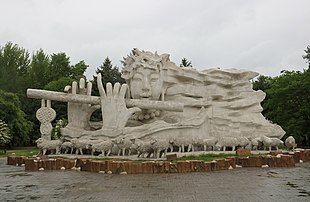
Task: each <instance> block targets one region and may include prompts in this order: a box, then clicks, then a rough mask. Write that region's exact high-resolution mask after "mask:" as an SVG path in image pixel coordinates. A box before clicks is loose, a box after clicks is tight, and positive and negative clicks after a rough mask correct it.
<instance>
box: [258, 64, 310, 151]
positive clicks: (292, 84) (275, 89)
mask: <svg viewBox="0 0 310 202" xmlns="http://www.w3.org/2000/svg"><path fill="white" fill-rule="evenodd" d="M266 93H267V95H268V100H266V101H265V104H264V105H263V107H264V110H265V111H266V113H265V116H266V117H267V118H268V119H269V120H271V121H272V122H274V123H277V124H279V125H281V126H282V127H283V129H284V130H285V131H286V133H287V135H286V136H288V135H293V136H294V137H295V139H296V140H297V142H298V143H299V144H303V145H309V144H310V142H309V137H310V105H309V103H310V71H309V69H308V70H304V72H300V71H283V72H282V74H281V75H280V76H278V77H276V78H275V80H274V82H273V84H272V87H271V88H270V89H268V90H266Z"/></svg>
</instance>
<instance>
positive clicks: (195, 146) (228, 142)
mask: <svg viewBox="0 0 310 202" xmlns="http://www.w3.org/2000/svg"><path fill="white" fill-rule="evenodd" d="M280 144H283V141H281V140H279V139H278V138H269V137H266V136H261V137H257V138H246V137H221V138H214V137H210V138H207V139H201V140H198V139H196V140H193V139H190V138H188V139H186V138H179V139H170V140H162V139H158V140H156V139H150V140H140V139H134V140H133V139H127V138H117V139H113V140H86V139H76V138H74V139H72V140H71V141H67V142H62V141H61V140H45V139H43V138H39V139H38V140H37V146H38V148H40V149H41V150H42V152H43V155H44V154H46V152H47V151H50V152H53V151H56V154H59V153H60V152H63V153H65V154H67V153H70V154H72V153H73V151H74V149H75V154H76V155H78V154H81V155H83V151H90V153H91V154H92V155H94V154H96V153H101V154H100V156H109V155H110V154H111V152H112V148H113V146H116V148H117V150H118V153H117V154H118V155H123V156H125V155H131V154H134V153H137V154H138V157H140V156H141V157H144V156H145V155H147V157H149V156H151V155H153V157H154V158H158V157H161V156H162V154H163V155H164V156H165V155H166V153H167V152H168V151H170V152H173V151H178V152H185V151H187V152H190V151H198V150H204V151H207V150H223V151H226V148H227V147H230V148H231V149H232V150H233V151H234V150H235V149H236V148H237V147H243V148H247V149H250V150H257V149H269V150H271V149H272V148H275V149H276V150H278V146H279V145H280ZM285 144H286V146H287V147H288V149H292V148H294V147H295V146H296V144H295V139H294V138H293V137H292V136H290V137H288V138H287V139H286V141H285Z"/></svg>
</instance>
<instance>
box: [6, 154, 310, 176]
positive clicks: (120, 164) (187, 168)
mask: <svg viewBox="0 0 310 202" xmlns="http://www.w3.org/2000/svg"><path fill="white" fill-rule="evenodd" d="M301 161H303V162H306V161H310V150H303V151H296V152H285V153H284V152H282V153H279V152H276V153H271V155H266V156H249V157H228V158H226V159H217V160H214V161H211V162H205V161H200V160H188V161H175V162H169V161H143V162H137V161H115V160H91V159H65V158H55V159H51V158H47V156H45V157H41V158H38V157H36V158H34V157H19V156H9V157H8V158H7V164H8V165H16V166H25V171H38V170H65V169H74V170H80V171H87V172H96V173H113V174H153V173H189V172H209V171H217V170H228V169H232V168H236V167H294V166H295V164H296V163H299V162H301Z"/></svg>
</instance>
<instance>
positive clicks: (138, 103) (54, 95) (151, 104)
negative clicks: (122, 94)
mask: <svg viewBox="0 0 310 202" xmlns="http://www.w3.org/2000/svg"><path fill="white" fill-rule="evenodd" d="M27 97H29V98H34V99H45V100H54V101H59V102H75V103H84V104H92V105H100V104H101V101H100V97H98V96H89V95H81V94H71V93H61V92H55V91H48V90H39V89H27ZM125 102H126V106H127V107H128V108H130V107H139V108H141V109H158V110H163V111H176V112H182V111H183V108H184V106H183V104H182V103H176V102H169V101H155V100H143V99H142V100H139V99H125Z"/></svg>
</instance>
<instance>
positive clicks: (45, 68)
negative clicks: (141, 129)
mask: <svg viewBox="0 0 310 202" xmlns="http://www.w3.org/2000/svg"><path fill="white" fill-rule="evenodd" d="M87 68H88V65H87V64H86V63H85V62H84V61H83V60H81V61H80V62H78V63H76V64H71V62H70V57H69V56H67V55H66V53H63V52H60V53H53V54H47V53H45V52H44V51H43V50H42V49H40V50H38V51H35V52H34V53H32V54H30V53H29V51H28V50H26V49H24V48H22V47H20V46H18V45H17V44H13V43H11V42H8V43H6V44H5V45H4V46H0V120H2V121H3V122H4V123H6V124H7V126H8V127H9V131H10V133H11V136H12V138H11V141H10V145H12V146H21V145H33V144H34V142H35V140H36V139H38V138H39V137H40V132H39V127H40V123H39V121H38V120H37V119H36V117H35V112H36V111H37V109H39V108H40V106H41V105H40V101H39V100H33V99H29V98H27V97H26V90H27V88H37V89H46V90H53V91H60V92H62V91H63V90H64V87H65V86H67V85H71V84H72V82H73V81H77V80H79V79H80V78H82V77H84V78H85V75H84V74H85V71H86V69H87ZM99 72H101V73H102V74H103V75H105V77H103V79H102V80H103V83H107V82H108V81H110V82H121V83H123V82H124V81H123V79H122V78H121V77H120V75H121V74H120V72H119V70H118V67H116V66H113V65H112V62H111V60H110V59H109V58H108V57H107V58H106V59H105V60H104V62H103V63H102V65H100V66H99V67H98V68H97V71H96V73H99ZM103 72H104V73H103ZM92 82H95V79H94V80H92ZM93 86H97V85H96V84H95V83H94V85H93ZM52 107H53V108H54V109H55V110H56V111H57V117H56V119H55V123H54V124H55V125H56V122H57V121H58V120H61V119H64V120H65V119H66V118H67V114H66V111H67V110H66V107H67V104H66V103H61V102H53V103H52ZM0 130H1V128H0ZM6 131H7V130H6ZM1 139H2V138H1V137H0V144H1V142H4V141H1ZM0 146H3V145H0Z"/></svg>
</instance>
